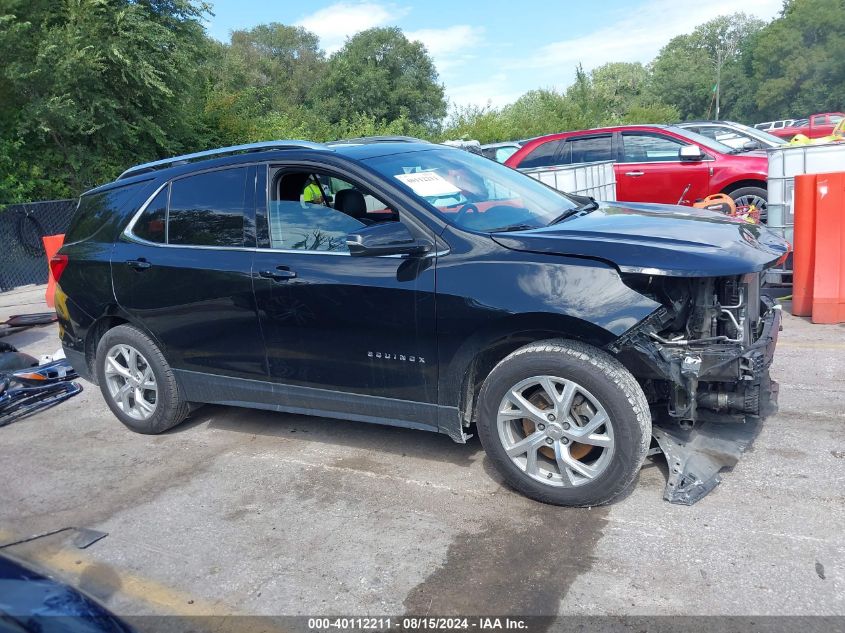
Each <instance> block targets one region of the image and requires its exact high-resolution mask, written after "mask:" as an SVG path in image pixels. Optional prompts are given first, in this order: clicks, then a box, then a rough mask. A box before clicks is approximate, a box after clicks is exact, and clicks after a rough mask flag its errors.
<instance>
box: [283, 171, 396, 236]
mask: <svg viewBox="0 0 845 633" xmlns="http://www.w3.org/2000/svg"><path fill="white" fill-rule="evenodd" d="M270 182H271V187H270V200H269V201H268V205H267V222H268V225H269V226H268V228H269V238H270V247H271V248H274V249H282V250H306V251H327V252H337V253H348V252H349V248H348V247H347V245H346V236H347V235H349V234H350V233H354V232H355V231H356V230H358V229H360V228H362V227H364V226H368V225H371V224H375V223H378V222H394V221H397V220H398V219H399V218H398V215H397V214H396V213H395V212H394V211H393V210H391V209H390V208H388V207H387V205H386V204H384V203H383V202H381V201H380V200H379V199H378V198H376V197H375V196H373V195H371V194H370V193H369V192H368V191H367V190H365V189H363V188H360V187H358V186H356V185H355V184H353V183H351V182H348V181H346V180H343V179H341V178H338V177H336V176H334V175H332V174H328V173H325V172H319V171H304V170H301V169H276V170H273V169H271V177H270Z"/></svg>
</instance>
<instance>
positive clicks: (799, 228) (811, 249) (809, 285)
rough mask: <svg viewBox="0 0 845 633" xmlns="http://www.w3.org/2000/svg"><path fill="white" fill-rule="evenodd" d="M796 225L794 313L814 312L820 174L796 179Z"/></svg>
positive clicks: (805, 315)
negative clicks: (817, 181) (817, 206)
mask: <svg viewBox="0 0 845 633" xmlns="http://www.w3.org/2000/svg"><path fill="white" fill-rule="evenodd" d="M792 208H793V210H794V213H795V226H794V231H795V234H794V237H793V242H794V244H793V248H794V252H793V254H792V314H794V315H795V316H804V317H807V316H810V315H811V314H812V312H813V268H814V263H815V260H816V249H815V244H816V174H803V175H801V176H795V202H794V204H793V207H792Z"/></svg>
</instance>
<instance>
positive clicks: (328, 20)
mask: <svg viewBox="0 0 845 633" xmlns="http://www.w3.org/2000/svg"><path fill="white" fill-rule="evenodd" d="M782 4H783V3H782V0H743V1H742V2H741V3H739V2H737V1H736V0H698V1H691V0H593V1H592V2H585V1H583V0H580V1H576V0H534V1H533V2H526V1H524V0H523V1H518V0H486V1H483V0H426V1H424V2H422V1H411V0H405V1H403V0H395V1H393V0H391V1H382V0H363V1H357V0H342V1H340V2H338V1H334V2H333V1H331V0H329V1H321V0H311V1H310V2H290V1H288V0H275V1H274V0H214V1H213V9H212V10H213V12H214V15H213V16H211V17H209V19H208V23H207V27H208V31H209V34H210V35H211V36H212V37H215V38H217V39H218V40H220V41H224V42H225V41H228V39H229V34H230V33H231V32H232V31H233V30H238V29H249V28H251V27H253V26H256V25H258V24H263V23H268V22H281V23H283V24H295V25H299V26H304V27H305V28H307V29H308V30H310V31H312V32H314V33H316V34H317V35H318V36H319V37H320V44H321V46H322V47H323V48H324V49H325V50H326V52H328V53H333V52H334V51H336V50H338V49H339V48H340V47H342V46H343V43H344V42H345V41H346V39H347V38H348V37H350V36H352V35H354V34H355V33H357V32H359V31H363V30H365V29H369V28H373V27H377V26H398V27H400V28H401V29H402V30H403V31H404V33H405V35H406V36H407V37H408V38H409V39H413V40H418V41H421V42H422V43H423V44H425V46H426V48H427V49H428V51H429V53H430V54H431V55H432V57H433V58H434V61H435V64H436V66H437V70H438V72H439V74H440V81H441V82H442V83H443V84H444V85H445V87H446V97H447V98H448V99H449V101H450V102H451V103H453V104H456V105H461V106H463V105H467V104H474V105H479V106H484V105H487V104H492V105H493V106H497V107H498V106H502V105H505V104H507V103H511V102H513V101H515V100H516V99H518V98H519V96H520V95H522V94H523V93H525V92H527V91H528V90H533V89H537V88H557V89H561V88H565V87H566V86H568V85H569V84H571V83H572V81H573V79H574V75H575V66H576V65H577V64H578V63H579V62H580V63H581V64H582V65H583V66H584V69H585V70H587V71H589V70H592V69H593V68H595V67H597V66H601V65H602V64H604V63H606V62H611V61H620V62H636V61H639V62H642V63H647V62H649V61H651V60H652V59H653V58H654V57H655V56H656V55H657V53H658V52H659V51H660V48H661V47H662V46H664V45H665V44H666V43H667V42H668V41H669V40H670V39H672V38H673V37H675V36H676V35H680V34H683V33H689V32H690V31H692V29H693V28H695V27H696V26H697V25H699V24H701V23H702V22H706V21H707V20H709V19H711V18H714V17H716V16H718V15H724V14H729V13H733V12H736V11H738V10H742V11H744V12H746V13H749V14H752V15H755V16H757V17H759V18H762V19H765V20H770V19H771V18H773V17H775V15H776V14H777V13H778V12H779V10H780V8H781V6H782Z"/></svg>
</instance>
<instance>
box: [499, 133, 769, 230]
mask: <svg viewBox="0 0 845 633" xmlns="http://www.w3.org/2000/svg"><path fill="white" fill-rule="evenodd" d="M603 160H612V161H616V165H614V171H615V172H616V198H617V199H618V200H623V201H626V202H659V203H664V204H686V205H691V204H692V203H693V202H695V201H696V200H700V199H701V198H704V197H706V196H708V195H710V194H713V193H726V194H728V195H730V196H731V198H733V199H734V200H735V201H736V202H737V203H738V204H752V203H753V204H754V205H755V206H756V207H757V208H758V209H760V212H761V213H760V215H761V217H765V211H766V200H767V193H766V177H767V175H768V159H767V158H766V154H765V152H759V151H747V152H743V151H742V150H741V149H732V148H730V147H728V146H727V145H723V144H722V143H719V142H718V141H716V140H714V139H711V138H707V137H706V136H701V135H700V134H696V133H695V132H691V131H690V130H683V129H681V128H677V127H672V126H666V125H625V126H617V127H607V128H597V129H592V130H581V131H579V132H563V133H561V134H550V135H548V136H541V137H539V138H535V139H532V140H530V141H526V142H525V143H524V144H523V146H522V147H521V148H520V149H519V150H518V151H517V152H516V153H515V154H514V155H513V156H511V157H510V158H509V159H508V160H507V161H506V162H505V165H507V166H508V167H514V168H518V169H527V168H532V167H550V166H553V165H569V164H573V163H589V162H595V161H603Z"/></svg>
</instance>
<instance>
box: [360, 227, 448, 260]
mask: <svg viewBox="0 0 845 633" xmlns="http://www.w3.org/2000/svg"><path fill="white" fill-rule="evenodd" d="M346 245H347V246H348V247H349V254H350V255H353V256H357V257H366V256H369V257H374V256H376V255H424V254H425V253H428V252H430V251H431V250H432V249H433V248H434V243H433V242H431V241H430V240H426V239H416V238H415V237H414V236H413V235H411V232H410V231H409V230H408V227H406V226H405V225H404V224H402V223H400V222H382V223H380V224H373V225H372V226H366V227H363V228H361V229H359V230H358V231H357V232H356V233H350V234H349V235H347V236H346Z"/></svg>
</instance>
